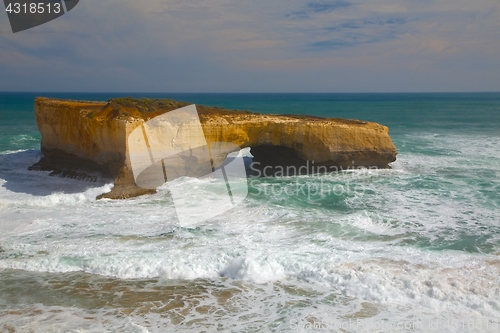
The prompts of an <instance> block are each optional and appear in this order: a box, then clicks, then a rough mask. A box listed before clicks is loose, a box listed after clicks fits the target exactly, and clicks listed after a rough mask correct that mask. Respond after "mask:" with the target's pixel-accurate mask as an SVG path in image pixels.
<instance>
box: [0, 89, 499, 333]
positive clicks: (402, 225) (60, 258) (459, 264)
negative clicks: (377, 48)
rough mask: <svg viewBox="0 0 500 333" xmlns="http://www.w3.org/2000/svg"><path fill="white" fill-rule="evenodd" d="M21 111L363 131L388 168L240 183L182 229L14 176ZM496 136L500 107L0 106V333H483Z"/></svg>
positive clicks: (464, 97)
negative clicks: (359, 123)
mask: <svg viewBox="0 0 500 333" xmlns="http://www.w3.org/2000/svg"><path fill="white" fill-rule="evenodd" d="M35 96H47V97H59V98H70V99H79V100H107V99H109V98H112V97H120V96H132V97H148V98H173V99H177V100H183V101H187V102H192V103H196V104H203V105H216V106H220V107H225V108H229V109H245V110H251V111H257V112H262V113H275V114H307V115H315V116H322V117H340V118H351V119H360V120H368V121H375V122H378V123H381V124H383V125H386V126H388V127H389V130H390V132H389V134H390V135H391V138H392V140H393V142H394V144H395V146H396V148H397V149H398V156H397V160H396V161H395V162H394V163H392V164H391V167H392V169H386V170H372V169H366V170H347V171H342V172H338V173H330V174H322V175H300V176H291V177H267V178H266V177H262V178H254V179H252V180H251V182H249V195H248V197H247V198H246V199H245V200H244V201H243V203H241V204H240V205H238V206H237V207H235V208H234V209H232V210H230V211H227V212H225V213H224V214H222V215H219V216H217V217H215V218H212V219H210V220H208V221H206V222H204V223H201V224H199V225H196V226H195V227H192V228H184V227H181V226H179V223H178V221H177V218H176V214H175V209H174V205H173V202H172V199H171V197H170V196H169V193H168V190H167V189H165V188H163V187H161V188H160V189H159V191H158V193H157V194H155V195H149V196H142V197H138V198H133V199H128V200H120V201H113V200H106V199H105V200H96V199H95V197H96V196H97V195H99V194H101V193H104V192H107V191H109V190H110V189H111V187H112V184H111V182H110V180H109V179H98V180H97V181H96V182H92V183H91V182H82V181H77V180H72V179H66V178H58V177H50V176H48V172H42V171H28V167H29V166H31V165H32V164H34V163H35V162H37V161H38V160H39V159H40V157H41V156H42V155H41V152H40V134H39V132H38V130H37V128H36V124H35V121H34V114H33V100H34V98H35ZM499 127H500V94H499V93H449V94H448V93H435V94H424V93H422V94H179V93H161V94H113V93H108V94H104V93H100V94H92V93H0V332H402V331H408V332H499V331H500V130H499ZM179 181H181V182H192V189H193V192H196V191H204V189H205V185H206V184H204V183H203V181H202V180H193V179H181V180H179ZM239 181H240V182H241V184H242V185H244V184H245V182H247V180H245V179H241V180H239ZM321 186H327V187H328V188H330V189H334V190H332V191H329V192H328V193H326V194H325V193H323V192H321V191H319V190H318V189H319V188H321ZM296 189H300V190H296ZM200 193H201V192H200Z"/></svg>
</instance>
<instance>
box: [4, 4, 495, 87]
mask: <svg viewBox="0 0 500 333" xmlns="http://www.w3.org/2000/svg"><path fill="white" fill-rule="evenodd" d="M2 8H3V7H2ZM0 60H1V61H0V90H1V91H59V92H62V91H72V92H80V91H81V92H462V91H471V92H472V91H500V1H499V0H474V1H470V0H330V1H320V0H146V1H136V0H105V1H102V0H80V3H79V4H78V5H77V6H76V7H75V8H74V9H73V10H72V11H71V12H69V13H67V14H66V15H64V16H62V17H59V18H58V19H56V20H54V21H51V22H48V23H46V24H44V25H41V26H38V27H35V28H33V29H30V30H26V31H23V32H19V33H16V34H13V33H12V31H11V29H10V26H9V22H8V18H7V14H6V13H5V12H3V13H0Z"/></svg>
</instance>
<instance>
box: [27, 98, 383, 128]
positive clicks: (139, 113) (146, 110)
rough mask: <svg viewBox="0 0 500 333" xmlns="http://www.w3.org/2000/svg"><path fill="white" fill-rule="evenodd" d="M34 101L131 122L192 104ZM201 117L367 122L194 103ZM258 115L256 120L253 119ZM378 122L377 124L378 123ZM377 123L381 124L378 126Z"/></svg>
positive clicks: (117, 100)
mask: <svg viewBox="0 0 500 333" xmlns="http://www.w3.org/2000/svg"><path fill="white" fill-rule="evenodd" d="M35 103H42V104H46V103H48V104H55V105H58V106H64V107H65V108H67V109H70V110H75V109H80V110H82V109H85V110H88V112H87V114H86V117H87V118H91V119H96V120H99V121H103V120H107V121H109V120H114V119H122V120H126V121H130V120H131V119H144V120H149V119H152V118H154V117H156V116H158V115H161V114H164V113H166V112H169V111H173V110H176V109H179V108H182V107H185V106H188V105H191V104H192V103H187V102H181V101H175V100H171V99H148V98H141V99H136V98H130V97H125V98H113V99H110V100H109V101H107V102H95V101H78V100H63V99H53V98H45V97H37V98H36V101H35ZM196 108H197V110H198V114H199V116H200V120H202V121H208V120H210V119H213V118H219V117H222V118H226V119H232V120H233V121H234V120H238V121H245V120H246V121H255V120H257V119H260V120H263V121H271V120H273V119H274V120H278V121H280V122H283V121H292V122H297V121H305V122H325V123H335V124H345V125H351V126H353V125H354V126H356V125H357V126H363V125H364V126H366V125H368V124H373V125H375V123H369V122H365V121H359V120H352V119H342V118H322V117H315V116H306V115H289V114H287V115H276V114H261V113H257V112H250V111H241V110H228V109H224V108H219V107H215V106H204V105H196ZM256 118H257V119H256ZM377 125H378V124H377ZM379 126H380V125H379Z"/></svg>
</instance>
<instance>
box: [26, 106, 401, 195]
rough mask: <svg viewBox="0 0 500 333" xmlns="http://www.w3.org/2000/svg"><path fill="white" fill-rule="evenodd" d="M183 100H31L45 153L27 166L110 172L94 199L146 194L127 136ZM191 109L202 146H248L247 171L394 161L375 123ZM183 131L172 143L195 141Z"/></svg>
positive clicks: (75, 173) (216, 159) (214, 159)
mask: <svg viewBox="0 0 500 333" xmlns="http://www.w3.org/2000/svg"><path fill="white" fill-rule="evenodd" d="M188 105H189V104H188V103H184V102H177V101H173V100H167V99H165V100H150V99H140V100H138V99H132V98H118V99H111V100H109V101H108V102H89V101H72V100H59V99H49V98H43V97H39V98H36V100H35V117H36V123H37V125H38V128H39V130H40V132H41V134H42V142H41V150H42V153H43V154H44V156H45V157H44V159H42V160H41V161H40V162H39V163H37V164H36V165H34V166H33V167H32V169H34V170H51V171H53V173H54V174H55V175H59V176H66V177H73V178H78V179H86V180H92V179H94V178H93V177H95V172H96V170H100V171H101V172H102V173H103V174H105V175H108V176H110V177H112V178H113V179H114V184H115V186H114V188H113V190H112V191H111V192H110V193H106V194H104V195H102V196H101V197H103V198H112V199H122V198H128V197H133V196H138V195H142V194H147V193H154V192H155V190H153V189H147V188H141V187H139V186H137V185H136V182H135V178H134V174H133V171H132V167H131V166H132V165H131V158H130V151H133V150H134V149H137V147H130V145H129V144H128V141H127V139H128V137H129V135H130V134H131V133H132V132H133V131H134V130H135V129H137V128H138V127H140V126H142V125H144V124H145V123H146V122H147V121H148V120H151V119H154V118H155V117H158V116H160V115H165V114H166V113H168V112H170V111H173V110H176V109H179V108H182V107H186V106H188ZM197 110H198V116H199V123H201V128H202V131H203V134H204V136H205V140H206V142H207V145H208V146H209V147H215V145H216V143H229V144H231V146H232V147H235V149H238V148H245V147H250V148H251V153H252V155H253V156H254V167H252V168H253V169H254V170H264V169H266V167H267V170H271V171H273V170H274V171H275V170H276V168H278V167H282V168H286V167H301V166H305V165H307V168H306V171H307V172H316V171H317V170H314V169H308V168H309V166H311V165H314V166H315V167H320V166H323V167H328V168H329V169H328V170H332V168H333V169H335V170H337V169H346V168H359V167H376V168H388V167H389V166H388V164H389V163H391V162H393V161H395V160H396V154H397V152H396V148H395V147H394V144H393V143H392V141H391V138H390V137H389V134H388V132H389V130H388V128H387V127H386V126H383V125H380V124H377V123H373V122H364V121H358V120H346V119H333V118H320V117H312V116H295V115H267V114H259V113H253V112H247V111H236V110H226V109H222V108H217V107H206V106H197ZM193 126H194V125H193ZM198 126H199V124H198ZM193 128H194V127H193ZM183 131H184V134H183V135H182V136H179V140H180V139H182V140H183V144H184V145H185V146H186V147H191V146H190V142H189V141H190V140H194V141H196V140H197V138H196V137H195V136H196V133H195V132H194V130H193V134H192V135H190V133H189V127H188V130H187V131H188V133H187V134H186V128H185V127H184V128H183ZM195 147H197V146H196V145H195ZM235 149H232V150H233V151H234V150H235ZM229 152H230V151H228V150H223V153H221V154H218V155H217V154H215V155H214V154H212V155H211V161H210V162H211V165H212V167H215V168H217V167H218V166H220V165H221V164H222V163H223V161H224V159H225V157H226V155H227V153H229ZM143 153H145V152H143ZM204 162H206V161H201V162H197V161H196V160H193V161H191V162H189V163H191V164H193V163H195V164H196V163H204ZM186 163H187V162H186ZM85 170H88V176H87V175H86V173H85ZM289 170H290V169H289ZM294 170H298V169H294Z"/></svg>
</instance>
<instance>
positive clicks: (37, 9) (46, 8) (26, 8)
mask: <svg viewBox="0 0 500 333" xmlns="http://www.w3.org/2000/svg"><path fill="white" fill-rule="evenodd" d="M5 11H6V12H7V13H9V14H12V13H14V14H19V13H22V14H43V13H46V14H59V13H60V12H61V4H60V3H57V2H56V3H50V2H49V3H41V2H40V3H34V2H32V3H29V4H27V3H23V4H20V3H18V2H16V3H9V5H8V6H7V8H5Z"/></svg>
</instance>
